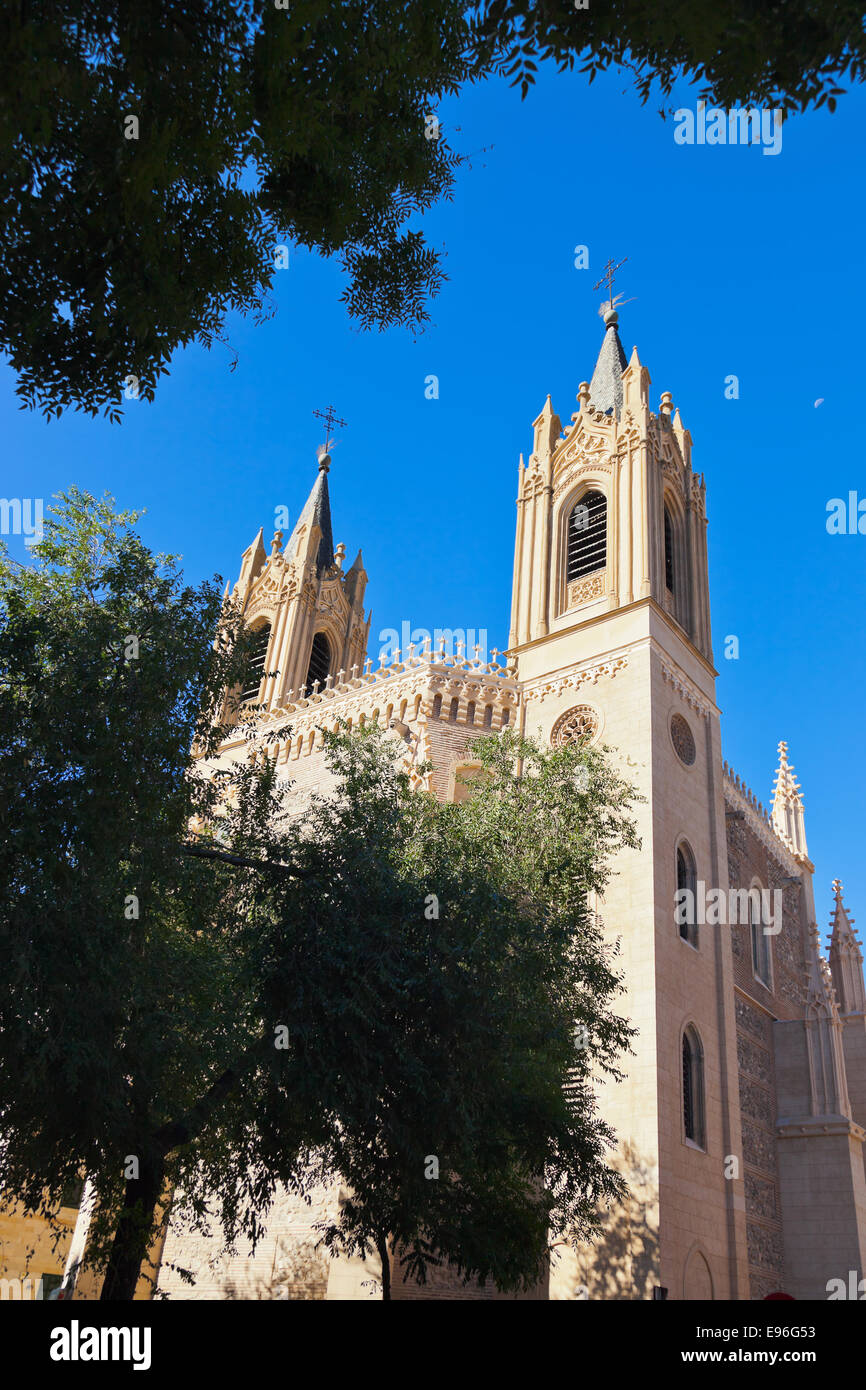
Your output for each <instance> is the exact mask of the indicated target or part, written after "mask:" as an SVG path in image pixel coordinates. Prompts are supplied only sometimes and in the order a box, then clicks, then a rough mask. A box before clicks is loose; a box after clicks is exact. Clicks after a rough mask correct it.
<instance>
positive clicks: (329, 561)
mask: <svg viewBox="0 0 866 1390" xmlns="http://www.w3.org/2000/svg"><path fill="white" fill-rule="evenodd" d="M330 465H331V456H330V454H324V453H323V454H322V455H321V456H320V458H319V474H318V477H317V478H316V481H315V482H314V483H313V486H312V488H311V490H310V495H309V497H308V498H307V500H306V502H305V503H304V509H303V511H302V512H301V515H300V516H299V517H298V520H297V522H296V523H295V529H294V531H293V532H292V534H291V536H290V537H289V543H288V545H287V546H286V549H285V552H284V553H285V558H286V559H287V560H292V559H294V557H295V555H296V554H297V550H298V541H299V539H300V535H299V533H300V532H301V531H302V530H303V529H304V528H306V530H307V532H309V530H310V528H311V527H313V526H318V528H319V530H320V531H321V533H322V534H321V539H320V540H319V548H318V551H317V554H316V570H317V572H318V573H319V574H322V573H323V572H324V571H325V570H327V569H330V568H331V566H332V565H333V563H334V536H333V532H332V530H331V498H330V494H329V492H328V469H329V467H330Z"/></svg>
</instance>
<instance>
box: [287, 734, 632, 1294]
mask: <svg viewBox="0 0 866 1390" xmlns="http://www.w3.org/2000/svg"><path fill="white" fill-rule="evenodd" d="M328 746H329V760H330V762H331V765H332V768H333V770H334V771H335V772H336V773H337V775H338V778H339V782H338V791H337V795H336V796H333V797H331V798H329V799H328V800H327V801H321V802H320V803H319V805H318V807H317V808H316V811H315V816H314V823H315V827H316V836H315V840H310V842H309V848H308V852H309V854H310V855H311V856H312V858H311V860H310V862H309V865H308V868H309V869H310V870H311V871H312V869H313V866H314V863H315V859H316V858H317V857H318V856H321V855H324V856H326V857H327V858H328V859H331V860H332V861H333V863H334V864H335V865H336V864H338V863H340V864H341V865H342V867H341V871H340V872H339V874H334V875H329V879H328V882H329V891H328V893H327V896H326V898H325V899H324V900H323V899H318V900H317V902H316V907H315V916H316V922H317V929H318V931H319V932H320V933H321V934H322V935H323V936H325V937H328V938H330V939H333V940H335V941H337V940H339V939H340V937H341V936H342V935H343V934H344V933H345V924H346V923H347V922H348V921H350V920H351V918H352V916H353V915H355V914H357V913H358V912H359V910H360V911H362V912H363V917H364V921H365V924H366V927H367V934H368V947H367V958H366V961H365V963H364V965H363V968H362V969H361V970H360V971H359V970H358V966H357V962H356V961H354V960H353V959H351V958H350V957H349V956H348V955H345V954H344V956H343V960H342V962H338V963H337V969H338V975H337V980H338V984H337V988H336V990H334V989H333V988H331V989H330V990H328V989H327V986H326V981H325V979H323V981H322V990H323V997H325V996H326V997H327V1007H326V1008H324V1009H323V1013H322V1018H321V1029H322V1034H321V1036H317V1037H316V1038H315V1039H313V1038H310V1039H309V1040H308V1042H307V1044H306V1046H307V1047H309V1048H310V1049H311V1050H313V1051H319V1050H321V1049H322V1048H325V1047H327V1046H328V1041H327V1039H328V1038H330V1039H332V1040H333V1039H334V1038H337V1039H339V1050H340V1051H341V1052H342V1053H343V1054H345V1056H359V1057H363V1058H364V1059H365V1063H366V1066H367V1068H368V1070H369V1079H370V1081H371V1082H372V1083H373V1084H374V1086H375V1087H376V1088H377V1096H376V1100H375V1103H374V1104H372V1105H371V1103H370V1099H371V1098H370V1095H369V1094H367V1093H366V1092H365V1091H364V1090H363V1089H361V1090H359V1089H358V1087H357V1085H356V1076H355V1074H354V1071H351V1072H350V1071H348V1070H346V1071H345V1072H344V1073H343V1074H342V1075H341V1076H338V1077H335V1081H336V1083H337V1084H336V1087H335V1088H334V1089H333V1090H332V1092H331V1095H332V1100H331V1104H332V1105H333V1107H334V1112H335V1118H336V1120H337V1123H336V1124H335V1125H334V1126H333V1128H332V1132H331V1135H330V1138H329V1139H328V1140H327V1141H326V1142H325V1143H324V1144H323V1145H322V1147H321V1148H320V1150H319V1152H318V1154H317V1155H316V1156H315V1157H316V1162H317V1164H318V1176H319V1178H320V1180H325V1179H326V1178H327V1177H328V1176H329V1175H330V1176H331V1177H333V1176H335V1175H337V1174H339V1175H340V1177H341V1178H342V1180H343V1183H344V1184H345V1185H346V1186H347V1188H348V1192H349V1195H348V1196H347V1198H346V1200H345V1201H344V1203H343V1205H342V1209H341V1212H340V1216H339V1219H338V1220H336V1221H334V1222H331V1223H329V1224H328V1225H327V1226H326V1228H325V1230H324V1238H325V1243H326V1245H327V1247H328V1248H329V1249H330V1250H332V1251H343V1252H347V1253H354V1254H363V1253H365V1252H367V1251H369V1250H370V1249H375V1250H378V1252H379V1254H380V1257H381V1259H382V1266H383V1293H384V1296H385V1297H386V1298H387V1297H389V1294H390V1268H391V1255H390V1250H391V1249H394V1250H395V1251H396V1252H397V1255H398V1258H399V1260H400V1261H401V1263H402V1265H403V1267H404V1273H405V1274H406V1276H407V1277H409V1278H412V1279H414V1280H417V1281H418V1282H422V1283H423V1282H425V1281H426V1278H427V1273H428V1270H429V1268H430V1266H431V1265H432V1266H438V1265H441V1264H443V1263H444V1262H447V1263H448V1264H450V1266H451V1267H452V1270H453V1271H454V1272H455V1273H457V1274H458V1275H460V1276H462V1277H463V1278H464V1280H465V1281H467V1282H468V1281H469V1280H471V1279H474V1280H477V1281H478V1282H479V1283H481V1282H484V1281H485V1280H489V1281H492V1282H493V1283H495V1284H496V1286H497V1287H499V1288H501V1289H518V1288H526V1287H529V1286H530V1285H531V1284H532V1283H533V1282H535V1281H536V1280H538V1279H539V1278H540V1277H541V1276H542V1274H543V1273H544V1270H545V1267H546V1263H547V1259H548V1248H549V1240H550V1237H551V1233H553V1236H554V1238H557V1237H564V1238H566V1239H568V1240H579V1239H588V1238H590V1237H592V1235H593V1234H594V1233H595V1232H596V1231H597V1229H598V1224H599V1221H600V1217H601V1213H602V1212H603V1211H604V1209H605V1208H606V1207H608V1206H609V1205H610V1203H611V1202H612V1201H614V1200H615V1199H616V1198H617V1197H619V1196H621V1195H622V1191H623V1187H622V1183H621V1181H620V1179H619V1177H618V1176H617V1174H616V1173H615V1172H614V1170H613V1169H612V1168H611V1166H610V1165H609V1162H608V1157H609V1155H608V1153H607V1149H608V1146H609V1145H610V1144H611V1143H612V1142H613V1135H612V1133H611V1131H610V1130H609V1128H608V1127H607V1126H606V1125H605V1124H604V1122H603V1121H602V1120H601V1119H600V1117H599V1115H598V1113H597V1108H596V1102H595V1098H594V1093H593V1086H592V1081H593V1076H595V1077H596V1078H597V1077H598V1076H599V1075H600V1074H602V1073H607V1074H609V1075H615V1076H616V1075H619V1072H618V1070H617V1063H618V1059H619V1057H620V1056H621V1054H622V1052H623V1050H624V1049H625V1048H626V1047H627V1045H628V1039H629V1036H630V1031H631V1030H630V1029H629V1028H628V1026H627V1025H626V1024H625V1022H624V1021H623V1020H622V1019H620V1018H619V1017H617V1016H616V1014H615V1013H613V1011H612V1008H611V1002H612V999H613V998H614V996H615V994H616V993H617V991H618V989H619V987H620V986H619V980H618V977H617V975H616V972H615V969H614V965H615V961H614V956H615V950H614V948H613V947H612V946H610V945H609V944H606V943H605V941H604V939H603V936H602V931H601V926H600V923H599V922H598V920H597V919H596V916H595V914H594V913H593V912H592V911H591V910H590V908H589V906H588V899H589V895H591V894H594V893H598V892H601V891H602V890H603V888H604V885H605V882H606V881H607V878H608V874H609V872H610V858H611V855H612V854H613V852H614V851H615V850H616V849H619V848H620V847H621V846H624V845H634V844H635V843H636V841H635V836H634V829H633V825H632V822H631V819H630V817H629V814H628V812H629V807H630V805H631V798H632V793H631V791H630V788H629V787H628V786H627V784H626V783H625V782H624V781H623V780H622V779H621V778H620V777H619V776H618V774H617V773H615V772H614V771H613V770H612V769H611V767H610V765H609V762H608V760H607V758H606V757H605V756H604V755H603V754H602V753H601V752H599V751H597V750H593V749H589V748H585V747H577V746H571V747H566V748H562V749H557V750H553V751H552V750H544V749H542V748H540V747H539V746H538V745H536V744H535V743H534V742H532V741H530V740H527V739H525V738H520V737H518V735H517V734H515V733H511V732H509V731H506V732H505V733H504V734H503V735H501V736H500V735H490V736H487V737H484V738H481V739H479V740H478V741H477V742H476V743H475V744H474V747H473V753H474V755H475V756H476V757H477V758H478V759H479V760H480V763H481V772H480V774H478V775H477V777H475V778H474V780H473V782H472V784H471V787H470V788H469V793H470V794H469V797H468V799H467V800H465V801H461V802H460V803H458V804H444V805H442V804H440V803H439V802H437V801H436V800H435V799H434V798H433V797H430V796H426V795H420V794H419V793H417V792H414V791H412V790H411V788H410V784H409V779H408V777H407V776H406V774H405V773H403V772H401V771H400V770H399V768H395V767H394V765H393V761H392V755H391V756H389V753H388V749H387V739H386V737H385V736H384V735H382V734H381V733H380V732H379V731H378V730H377V729H376V728H375V727H374V728H372V729H369V730H364V731H362V733H361V735H360V736H357V735H356V736H354V737H350V736H347V735H345V734H342V735H331V736H329V739H328ZM292 857H293V862H295V863H302V862H304V859H303V845H299V846H298V848H297V849H296V850H295V851H294V852H293V856H292ZM314 882H315V878H314V877H313V876H309V877H306V878H305V879H304V880H302V881H301V882H300V883H299V884H298V885H296V886H293V887H292V890H291V891H292V893H293V894H294V895H295V896H296V897H300V898H303V897H304V896H306V895H308V894H310V893H312V891H313V884H314ZM310 910H312V904H311V909H310ZM294 915H295V917H297V915H298V914H297V913H295V914H294ZM303 915H304V914H301V916H303ZM286 947H287V949H289V950H292V951H295V950H299V951H301V952H303V953H306V952H307V951H309V950H310V949H311V947H310V944H309V943H307V942H303V943H298V946H297V947H296V946H295V945H294V943H292V942H291V938H288V939H286ZM329 968H330V967H329ZM295 973H296V972H295V971H294V970H293V969H292V968H282V969H280V970H278V971H277V972H276V975H275V981H276V982H277V983H278V985H280V984H282V982H284V981H288V980H289V979H291V978H293V977H294V975H295ZM274 1007H279V1005H278V1004H277V1001H276V1000H275V1001H274ZM282 1007H283V1009H284V1011H285V1012H286V1013H287V1014H288V1013H290V1012H291V1004H290V1003H289V1002H288V1001H287V1002H286V1003H285V1004H282ZM419 1047H420V1048H421V1049H422V1051H421V1053H419ZM566 1078H567V1079H568V1084H567V1086H564V1085H563V1082H564V1080H565V1079H566ZM274 1114H275V1115H276V1117H277V1119H278V1116H279V1108H278V1107H275V1109H274ZM265 1127H266V1126H265ZM278 1148H279V1145H278V1143H277V1144H275V1149H278Z"/></svg>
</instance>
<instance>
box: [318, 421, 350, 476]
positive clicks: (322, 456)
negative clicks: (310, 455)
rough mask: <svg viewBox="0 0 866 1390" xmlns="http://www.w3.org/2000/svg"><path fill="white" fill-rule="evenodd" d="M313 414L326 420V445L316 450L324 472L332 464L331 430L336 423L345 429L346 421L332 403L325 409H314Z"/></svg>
mask: <svg viewBox="0 0 866 1390" xmlns="http://www.w3.org/2000/svg"><path fill="white" fill-rule="evenodd" d="M313 414H314V415H315V416H316V418H317V419H318V420H324V422H325V443H324V446H320V447H319V449H318V450H317V451H316V452H317V453H318V455H319V467H320V468H321V469H322V471H323V472H325V473H327V471H328V468H329V467H330V464H331V453H330V450H331V430H332V429H333V428H334V426H335V425H339V426H340V428H341V429H345V428H346V421H345V420H341V419H340V417H339V415H338V414H337V412H336V410H335V409H334V407H333V406H332V405H329V406H326V407H325V409H324V410H314V411H313Z"/></svg>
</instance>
